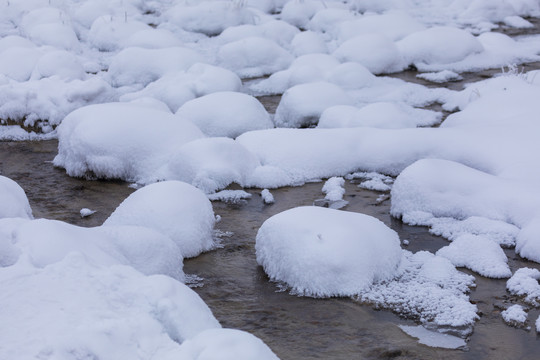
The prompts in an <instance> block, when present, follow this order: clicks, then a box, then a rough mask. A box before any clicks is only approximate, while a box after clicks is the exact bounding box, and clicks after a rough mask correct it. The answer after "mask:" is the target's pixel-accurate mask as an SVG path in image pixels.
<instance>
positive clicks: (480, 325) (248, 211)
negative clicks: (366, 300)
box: [0, 141, 540, 360]
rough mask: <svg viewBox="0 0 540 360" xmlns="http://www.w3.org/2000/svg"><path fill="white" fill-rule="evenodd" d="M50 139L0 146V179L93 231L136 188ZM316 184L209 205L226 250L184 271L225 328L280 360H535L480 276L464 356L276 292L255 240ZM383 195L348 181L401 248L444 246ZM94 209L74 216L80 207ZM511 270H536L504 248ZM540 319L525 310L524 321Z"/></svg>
mask: <svg viewBox="0 0 540 360" xmlns="http://www.w3.org/2000/svg"><path fill="white" fill-rule="evenodd" d="M56 146H57V143H56V141H43V142H18V143H15V142H0V173H1V174H2V175H4V176H8V177H10V178H12V179H13V180H15V181H17V182H18V183H19V184H20V185H21V186H22V187H23V188H24V189H25V191H26V193H27V195H28V197H29V200H30V203H31V205H32V209H33V210H34V216H35V217H44V218H49V219H58V220H63V221H67V222H69V223H72V224H76V225H80V226H97V225H100V224H101V223H102V222H103V221H104V220H105V219H106V218H107V216H108V215H109V214H110V213H111V212H112V211H113V210H114V209H115V208H116V206H118V205H119V204H120V202H121V201H122V200H123V199H124V198H125V197H127V196H128V195H129V194H130V193H131V192H132V191H133V189H130V188H129V187H128V185H129V184H127V183H124V182H110V181H86V180H83V179H73V178H70V177H68V176H67V175H66V174H65V173H64V171H63V170H61V169H55V168H54V167H53V166H52V164H51V160H52V159H53V158H54V156H55V154H56ZM322 185H323V184H322V183H310V184H306V185H304V186H302V187H296V188H282V189H278V190H272V194H273V195H274V197H275V203H274V204H272V205H265V204H264V203H263V201H262V198H261V197H260V196H259V192H260V191H259V190H256V189H248V191H249V192H251V193H252V194H253V197H252V198H251V199H250V200H248V201H244V202H242V203H240V204H225V203H221V202H214V203H213V205H214V211H215V213H216V214H218V215H221V217H222V220H221V222H220V223H219V224H218V226H217V227H218V229H219V230H221V231H230V232H232V233H233V235H232V236H231V237H225V238H223V245H224V246H223V248H220V249H216V250H214V251H212V252H209V253H206V254H203V255H201V256H199V257H197V258H195V259H190V260H186V261H185V264H184V270H185V271H186V272H187V273H193V274H197V275H199V276H201V277H203V278H204V281H203V284H204V286H202V287H199V288H195V289H194V290H195V291H196V292H198V293H199V295H200V296H201V297H202V298H203V299H204V300H205V301H206V303H207V304H208V306H209V307H210V308H211V309H212V311H213V312H214V315H215V316H216V317H217V319H218V320H219V321H220V322H221V324H222V325H223V326H225V327H233V328H239V329H243V330H247V331H249V332H251V333H253V334H254V335H256V336H258V337H260V338H261V339H263V340H264V341H265V342H266V343H267V344H268V345H269V346H270V347H271V348H272V349H273V350H274V352H276V354H277V355H278V356H280V357H281V358H282V359H467V360H468V359H471V360H472V359H536V358H537V357H538V355H537V354H538V353H540V341H539V340H538V339H537V335H536V333H535V331H534V330H531V331H526V330H522V329H514V328H511V327H509V326H507V325H505V324H504V323H503V321H502V319H501V315H500V312H501V311H502V310H503V309H504V308H505V307H506V306H508V305H509V304H511V303H515V301H516V299H515V298H513V297H511V296H509V295H508V294H507V293H506V291H505V283H506V282H505V280H490V279H485V278H482V277H478V276H477V277H476V278H477V288H476V289H475V290H473V292H472V293H471V300H472V301H474V302H475V303H476V304H477V306H478V308H479V310H480V311H481V319H480V321H478V322H477V324H476V326H475V330H474V333H473V335H472V336H471V338H470V341H469V342H468V344H467V349H466V350H445V349H434V348H429V347H427V346H424V345H420V344H418V343H417V342H416V340H415V339H413V338H411V337H409V336H408V335H406V334H405V333H403V332H402V331H401V330H400V329H399V328H398V327H397V325H398V324H407V325H413V324H414V322H412V321H408V320H404V319H400V318H399V317H398V316H397V315H394V314H392V313H391V312H387V311H376V310H374V309H372V308H371V307H370V306H366V305H362V304H358V303H356V302H354V301H353V300H350V299H341V298H332V299H311V298H305V297H297V296H291V295H289V294H288V293H287V292H279V291H278V287H277V286H276V284H275V283H271V282H269V281H268V278H267V277H266V275H265V274H264V272H263V271H262V268H261V267H259V266H258V265H257V263H256V261H255V248H254V242H255V236H256V234H257V230H258V229H259V227H260V225H261V224H262V223H263V222H264V221H265V220H266V219H268V218H269V217H270V216H272V215H274V214H277V213H279V212H281V211H284V210H287V209H290V208H292V207H296V206H301V205H311V204H313V202H314V201H315V200H317V199H321V198H323V197H324V194H323V193H322V191H321V188H322ZM379 194H380V193H377V192H373V191H369V190H364V189H361V188H358V187H357V186H356V184H352V183H350V182H347V183H346V195H345V196H344V200H347V201H349V204H348V205H347V206H346V207H345V208H344V210H348V211H356V212H362V213H365V214H368V215H372V216H375V217H377V218H379V219H380V220H381V221H383V222H384V223H386V224H387V225H388V226H390V227H392V228H393V229H394V230H396V231H397V232H398V233H399V235H400V237H401V238H402V239H407V240H409V242H410V244H409V245H408V246H407V249H408V250H411V251H413V252H414V251H418V250H429V251H432V252H433V251H436V250H437V249H439V248H440V247H442V246H444V245H446V244H447V242H446V241H445V240H443V239H441V238H439V237H436V236H433V235H430V234H429V233H428V231H427V229H425V228H422V227H410V226H407V225H405V224H403V223H402V222H401V221H399V220H396V219H393V218H391V217H390V215H389V206H390V201H389V200H386V201H383V202H382V203H379V202H377V200H376V199H377V197H378V196H379ZM84 207H87V208H90V209H93V210H97V212H96V213H95V214H94V215H92V216H90V217H88V218H84V219H83V218H81V217H80V215H79V210H80V209H81V208H84ZM506 252H507V254H508V255H509V259H510V264H511V267H512V270H515V269H516V268H519V267H523V266H533V267H537V268H538V265H537V264H534V263H529V262H525V261H523V260H521V259H519V258H518V257H517V256H516V255H515V254H514V253H513V251H512V250H507V251H506ZM539 314H540V311H538V310H531V311H530V312H529V319H530V320H529V325H532V326H533V327H534V321H535V320H536V318H537V317H538V315H539Z"/></svg>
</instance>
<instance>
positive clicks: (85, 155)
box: [54, 103, 204, 183]
mask: <svg viewBox="0 0 540 360" xmlns="http://www.w3.org/2000/svg"><path fill="white" fill-rule="evenodd" d="M57 130H58V155H57V156H56V157H55V159H54V164H55V165H56V166H60V167H63V168H65V169H66V171H67V173H68V175H70V176H88V175H89V174H90V175H92V176H97V177H99V178H109V179H123V180H127V181H137V182H140V183H148V182H153V181H156V180H158V178H156V176H157V174H156V171H157V170H158V169H159V168H160V167H161V166H162V164H163V163H164V161H165V159H166V158H167V156H168V155H169V154H170V152H172V151H174V149H176V148H177V147H179V146H181V145H183V144H185V143H187V142H188V141H191V140H195V139H199V138H202V137H204V135H203V134H202V132H201V131H200V130H199V129H198V128H197V127H196V126H195V125H193V124H192V123H191V122H189V121H183V120H182V119H179V118H178V117H175V116H174V115H173V114H171V113H167V112H165V111H161V110H156V109H152V108H148V107H143V106H138V105H136V104H126V103H108V104H99V105H90V106H85V107H82V108H80V109H77V110H75V111H73V112H72V113H70V114H69V115H68V116H67V117H66V118H65V119H64V120H63V121H62V124H61V125H60V126H59V127H58V128H57Z"/></svg>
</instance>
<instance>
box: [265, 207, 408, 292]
mask: <svg viewBox="0 0 540 360" xmlns="http://www.w3.org/2000/svg"><path fill="white" fill-rule="evenodd" d="M255 249H256V252H257V262H258V263H259V264H260V265H262V266H263V268H264V270H265V272H266V273H267V274H268V275H269V276H270V278H271V279H272V280H277V281H283V282H285V283H287V284H288V285H289V286H290V287H292V290H293V291H294V292H297V293H299V294H302V295H308V296H315V297H328V296H352V295H355V294H359V293H361V292H362V291H364V290H366V289H367V288H368V287H369V286H370V285H371V284H373V283H375V282H380V281H385V280H390V279H392V278H393V277H394V276H396V274H397V268H398V266H399V264H400V262H401V258H402V251H401V248H400V241H399V237H398V235H397V233H396V232H395V231H393V230H391V229H390V228H388V227H387V226H386V225H384V224H383V223H382V222H381V221H379V220H377V219H375V218H373V217H371V216H367V215H364V214H359V213H352V212H345V211H339V210H333V209H328V208H322V207H315V206H306V207H297V208H294V209H291V210H287V211H284V212H282V213H279V214H277V215H274V216H273V217H271V218H270V219H268V220H266V221H265V222H264V224H263V225H262V226H261V228H260V229H259V232H258V233H257V240H256V245H255Z"/></svg>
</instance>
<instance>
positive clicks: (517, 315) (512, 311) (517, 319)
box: [501, 305, 527, 326]
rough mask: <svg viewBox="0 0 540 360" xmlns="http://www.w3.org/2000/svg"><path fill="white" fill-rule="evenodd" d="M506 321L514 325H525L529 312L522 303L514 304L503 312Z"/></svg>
mask: <svg viewBox="0 0 540 360" xmlns="http://www.w3.org/2000/svg"><path fill="white" fill-rule="evenodd" d="M501 316H502V318H503V320H504V322H505V323H507V324H508V325H512V326H524V325H525V321H527V312H525V309H524V308H523V306H521V305H512V306H510V307H509V308H508V309H506V310H504V311H503V312H502V313H501Z"/></svg>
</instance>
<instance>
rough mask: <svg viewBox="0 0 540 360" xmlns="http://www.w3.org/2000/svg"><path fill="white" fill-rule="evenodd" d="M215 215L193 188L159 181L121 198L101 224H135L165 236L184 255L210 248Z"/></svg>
mask: <svg viewBox="0 0 540 360" xmlns="http://www.w3.org/2000/svg"><path fill="white" fill-rule="evenodd" d="M214 222H215V217H214V211H213V210H212V204H211V203H210V200H208V198H207V197H206V195H205V194H204V193H203V192H202V191H201V190H199V189H197V188H196V187H194V186H192V185H189V184H187V183H184V182H181V181H163V182H158V183H155V184H151V185H148V186H145V187H143V188H142V189H139V190H137V191H136V192H134V193H133V194H131V195H130V196H129V197H128V198H127V199H125V200H124V201H123V202H122V203H121V204H120V206H118V208H116V210H115V211H114V212H113V213H112V214H111V216H109V218H108V219H107V220H106V221H105V223H104V224H103V225H105V226H109V225H113V226H114V225H116V226H118V225H138V226H145V227H148V228H151V229H154V230H157V231H159V232H161V233H163V234H165V235H168V236H169V237H170V238H171V239H172V240H173V241H174V242H175V243H176V244H177V245H178V247H179V248H180V251H181V253H182V255H183V256H184V257H193V256H197V255H199V254H200V253H201V252H203V251H206V250H209V249H211V248H212V247H213V245H214V242H213V240H212V231H213V227H214Z"/></svg>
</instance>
